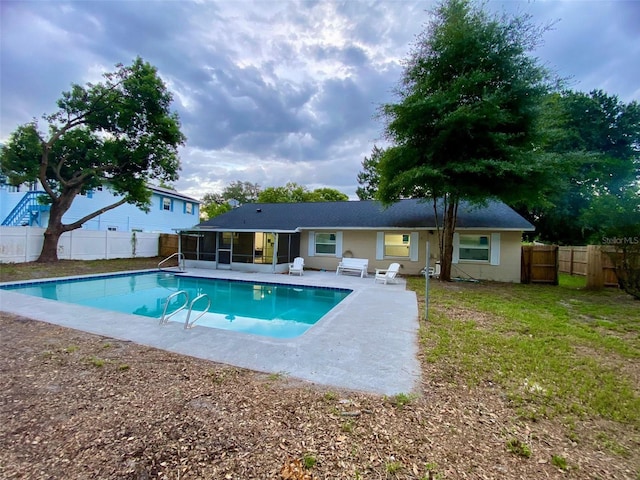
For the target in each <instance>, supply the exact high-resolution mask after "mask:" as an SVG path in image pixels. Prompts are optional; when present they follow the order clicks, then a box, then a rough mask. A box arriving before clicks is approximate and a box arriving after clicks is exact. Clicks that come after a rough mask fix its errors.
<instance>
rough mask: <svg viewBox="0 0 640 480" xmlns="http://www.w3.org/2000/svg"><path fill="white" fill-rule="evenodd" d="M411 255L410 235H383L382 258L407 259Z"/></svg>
mask: <svg viewBox="0 0 640 480" xmlns="http://www.w3.org/2000/svg"><path fill="white" fill-rule="evenodd" d="M410 254H411V235H410V234H409V233H385V234H384V256H385V257H396V258H397V257H399V258H409V257H410Z"/></svg>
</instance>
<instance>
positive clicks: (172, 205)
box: [0, 184, 200, 233]
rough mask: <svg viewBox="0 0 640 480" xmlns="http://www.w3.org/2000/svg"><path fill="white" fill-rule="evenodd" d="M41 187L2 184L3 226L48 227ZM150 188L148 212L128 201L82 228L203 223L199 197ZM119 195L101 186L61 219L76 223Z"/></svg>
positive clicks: (146, 228)
mask: <svg viewBox="0 0 640 480" xmlns="http://www.w3.org/2000/svg"><path fill="white" fill-rule="evenodd" d="M38 186H39V185H31V186H26V187H24V186H23V187H22V189H20V188H16V187H12V186H9V185H6V184H5V185H0V219H2V226H33V227H46V226H47V222H48V221H49V207H48V206H47V205H41V204H40V202H39V201H38V197H40V196H41V195H45V196H46V194H45V193H44V192H43V191H42V190H39V189H38V188H37V187H38ZM149 188H150V189H151V192H152V195H151V206H150V210H149V212H144V211H142V210H140V209H139V208H138V207H136V206H135V205H130V204H126V203H125V204H124V205H120V206H119V207H117V208H114V209H112V210H109V211H107V212H105V213H103V214H101V215H99V216H97V217H96V218H94V219H92V220H90V221H88V222H86V223H85V224H84V225H83V228H84V229H86V230H111V231H118V232H160V233H174V229H177V228H189V227H192V226H194V225H196V224H198V223H199V222H200V201H199V200H196V199H195V198H192V197H189V196H187V195H183V194H181V193H178V192H176V191H174V190H169V189H167V188H161V187H155V186H149ZM20 190H22V191H20ZM47 198H48V197H47ZM119 198H120V197H118V196H115V195H114V194H113V193H112V192H111V191H109V189H108V188H102V187H98V189H96V190H93V191H91V192H89V193H87V194H86V195H78V196H77V197H76V198H75V199H74V201H73V204H72V205H71V208H70V209H69V211H68V212H67V213H66V214H65V215H64V217H63V219H62V221H63V222H64V223H72V222H75V221H77V220H79V219H80V218H82V217H84V216H85V215H87V214H89V213H91V212H95V211H96V210H99V209H100V208H102V207H105V206H107V205H111V204H113V203H114V202H117V201H118V199H119Z"/></svg>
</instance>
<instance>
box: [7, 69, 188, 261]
mask: <svg viewBox="0 0 640 480" xmlns="http://www.w3.org/2000/svg"><path fill="white" fill-rule="evenodd" d="M116 69H117V70H116V71H114V72H112V73H106V74H104V80H103V81H102V82H101V83H96V84H91V83H88V84H87V85H86V86H80V85H72V88H71V90H70V91H68V92H63V93H62V97H61V98H60V99H59V100H58V102H57V106H58V111H57V112H55V113H53V114H51V115H47V116H44V117H43V118H44V120H45V121H46V122H47V124H48V132H47V133H43V132H41V131H40V130H39V128H38V124H37V123H36V122H35V121H34V122H33V123H29V124H26V125H22V126H19V127H18V128H17V129H16V131H15V132H14V133H13V134H12V135H11V137H10V140H9V142H8V144H7V145H6V146H5V148H4V149H3V150H2V157H1V166H2V171H3V173H4V174H5V175H7V176H8V177H9V179H10V182H11V183H13V184H19V183H22V182H26V181H39V182H40V184H41V185H42V187H43V188H44V190H45V191H46V192H47V195H48V196H49V197H50V203H51V210H50V214H49V223H48V226H47V229H46V231H45V234H44V245H43V247H42V252H41V254H40V257H39V258H38V261H39V262H52V261H56V260H57V259H58V253H57V247H58V239H59V238H60V235H62V234H63V233H64V232H68V231H71V230H75V229H77V228H80V227H82V225H83V224H84V223H85V222H87V221H89V220H91V219H92V218H94V217H96V216H98V215H100V214H102V213H104V212H105V211H107V210H110V209H113V208H116V207H118V206H120V205H122V204H124V203H131V204H134V205H136V206H138V207H140V208H142V209H148V206H149V202H150V199H151V192H150V190H149V189H148V188H147V181H148V180H150V179H154V180H155V181H161V182H171V181H174V180H176V179H177V177H178V170H179V169H180V162H179V158H178V154H177V148H178V146H179V145H182V144H183V143H184V141H185V137H184V136H183V134H182V133H181V131H180V122H179V120H178V116H177V114H176V113H174V112H172V111H171V110H170V105H171V102H172V95H171V93H170V92H169V91H168V90H167V88H166V86H165V84H164V82H163V81H162V79H161V78H160V77H159V76H158V73H157V70H156V68H155V67H153V66H152V65H150V64H149V63H147V62H144V61H143V60H142V59H140V58H137V59H136V60H135V61H134V62H133V63H132V64H131V65H130V66H123V65H116ZM100 185H104V186H106V187H108V188H109V189H111V191H112V192H113V193H114V194H117V195H120V196H122V199H121V200H118V201H117V202H115V203H113V204H112V205H109V206H107V207H104V208H101V209H100V210H97V211H95V212H92V213H88V214H87V215H85V216H84V217H82V218H81V219H79V220H78V221H76V222H73V223H69V224H64V223H63V222H62V218H63V216H64V214H65V213H66V212H67V211H68V210H69V208H70V206H71V204H72V202H73V200H74V198H75V196H76V195H78V194H80V193H85V192H87V191H89V190H91V189H93V188H96V187H98V186H100Z"/></svg>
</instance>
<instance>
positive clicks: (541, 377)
mask: <svg viewBox="0 0 640 480" xmlns="http://www.w3.org/2000/svg"><path fill="white" fill-rule="evenodd" d="M408 286H409V288H411V289H413V290H415V291H416V293H417V294H418V297H419V298H422V301H424V279H422V278H411V279H409V281H408ZM421 305H422V308H424V303H423V302H421ZM429 305H430V309H429V320H428V322H426V323H423V326H422V328H421V341H422V343H423V346H424V352H425V358H426V360H427V361H428V362H432V363H434V364H436V365H440V366H442V368H441V369H438V370H437V371H438V372H440V375H442V376H443V380H446V381H464V382H467V383H468V384H471V385H474V384H479V383H481V382H483V381H487V380H490V381H492V382H494V383H498V384H499V385H501V386H503V387H504V388H505V390H506V392H507V395H508V398H509V399H510V401H511V402H512V404H513V405H514V406H515V407H516V408H517V409H518V410H519V411H520V412H521V414H522V415H523V417H526V418H528V419H533V420H535V419H536V418H538V417H541V416H543V417H553V416H556V415H563V416H566V417H567V418H571V417H576V418H581V417H584V416H597V417H601V418H603V419H608V420H614V421H617V422H622V423H625V424H629V425H634V426H635V427H640V395H639V392H640V386H639V385H637V384H635V383H634V382H635V380H634V379H637V378H638V377H637V371H638V368H639V359H640V341H639V338H640V313H639V312H640V302H638V301H637V300H634V299H633V298H632V297H631V296H629V295H626V294H624V293H623V292H621V291H619V290H618V289H605V290H602V291H596V292H594V291H589V290H586V289H584V288H581V287H579V286H577V282H576V281H575V278H574V277H569V276H562V277H561V279H560V284H559V285H558V286H547V285H519V284H502V283H490V282H484V283H462V282H460V283H444V284H443V283H440V282H431V289H430V301H429Z"/></svg>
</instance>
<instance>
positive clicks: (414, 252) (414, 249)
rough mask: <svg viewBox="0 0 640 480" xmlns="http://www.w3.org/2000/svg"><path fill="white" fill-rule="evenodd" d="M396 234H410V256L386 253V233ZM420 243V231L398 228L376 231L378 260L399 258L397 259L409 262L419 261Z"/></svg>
mask: <svg viewBox="0 0 640 480" xmlns="http://www.w3.org/2000/svg"><path fill="white" fill-rule="evenodd" d="M387 233H389V234H394V235H402V236H405V235H408V241H409V256H408V257H404V256H403V257H399V256H394V255H385V247H386V244H385V235H386V234H387ZM419 245H420V232H408V231H406V230H396V231H393V230H391V231H380V232H376V260H385V259H390V260H393V259H397V260H406V261H409V262H417V261H418V260H419Z"/></svg>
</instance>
